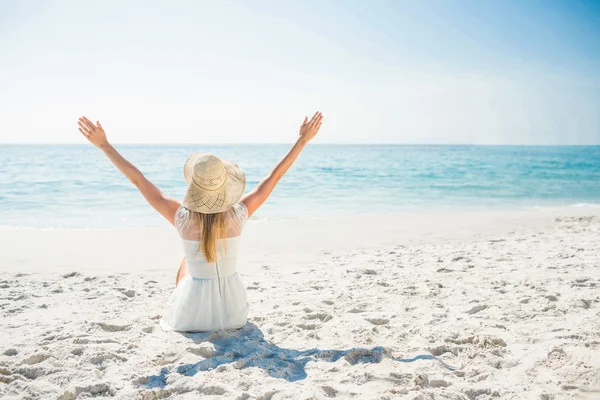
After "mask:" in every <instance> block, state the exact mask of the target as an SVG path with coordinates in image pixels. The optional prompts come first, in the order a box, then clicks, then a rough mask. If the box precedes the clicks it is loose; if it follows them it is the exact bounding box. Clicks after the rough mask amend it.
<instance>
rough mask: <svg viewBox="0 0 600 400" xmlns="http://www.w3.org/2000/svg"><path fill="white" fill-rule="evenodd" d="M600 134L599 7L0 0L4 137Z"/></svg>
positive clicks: (444, 140)
mask: <svg viewBox="0 0 600 400" xmlns="http://www.w3.org/2000/svg"><path fill="white" fill-rule="evenodd" d="M316 110H320V111H322V112H323V113H324V116H325V118H324V122H323V127H322V129H321V132H320V133H319V136H318V137H317V139H316V141H317V142H321V143H405V144H546V145H554V144H600V1H594V0H591V1H582V0H564V1H556V0H544V1H536V0H528V1H521V0H487V1H479V0H463V1H452V0H426V1H422V0H373V1H363V0H336V1H333V0H331V1H328V0H303V1H297V0H286V1H277V0H271V1H264V0H234V1H219V0H211V1H205V0H198V1H195V0H187V1H183V0H173V1H169V2H166V1H155V0H144V1H139V0H128V1H116V0H104V1H101V2H100V1H94V2H92V1H77V0H38V1H29V2H25V1H20V0H3V1H1V2H0V143H84V142H85V139H84V138H83V137H82V136H80V133H79V132H78V131H77V124H76V122H77V119H78V118H79V117H80V116H81V115H86V116H88V117H89V118H90V119H92V120H94V121H96V120H100V121H101V123H102V125H103V126H104V128H105V129H106V131H107V134H108V137H109V140H110V141H112V142H114V143H291V142H293V141H294V140H295V138H296V136H297V132H298V127H299V125H300V123H301V122H302V120H303V118H304V116H305V115H309V116H310V115H312V113H314V111H316Z"/></svg>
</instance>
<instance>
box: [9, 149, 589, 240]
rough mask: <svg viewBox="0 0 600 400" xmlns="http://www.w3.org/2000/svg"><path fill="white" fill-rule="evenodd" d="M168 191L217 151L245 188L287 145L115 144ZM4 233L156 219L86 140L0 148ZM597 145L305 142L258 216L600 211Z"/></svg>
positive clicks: (173, 192) (181, 189)
mask: <svg viewBox="0 0 600 400" xmlns="http://www.w3.org/2000/svg"><path fill="white" fill-rule="evenodd" d="M115 146H116V147H117V148H119V149H122V153H123V155H124V156H125V157H126V158H127V159H129V160H130V161H131V162H133V163H134V164H135V165H136V166H138V168H139V169H140V170H141V171H142V172H143V173H144V174H145V175H146V176H147V177H148V178H149V179H150V180H151V181H153V182H154V183H155V184H156V185H157V186H158V187H159V188H161V190H163V191H164V192H165V193H166V194H167V195H170V196H172V197H174V198H176V199H181V198H182V197H183V194H184V193H185V190H186V184H185V181H184V179H183V175H182V168H183V163H184V162H185V160H186V159H187V157H188V156H189V155H190V154H191V153H192V152H195V151H206V152H212V153H216V154H217V155H219V156H220V157H223V158H225V159H228V160H232V161H234V162H236V163H238V164H239V165H240V166H241V167H242V168H243V169H244V170H245V171H246V174H247V186H246V192H248V191H249V190H250V189H251V188H252V187H254V186H255V185H256V184H257V183H258V182H259V181H260V179H262V177H264V176H265V175H267V174H268V173H269V172H270V170H271V169H272V168H273V167H274V166H275V165H276V163H277V162H278V161H279V160H280V159H281V157H283V155H284V154H285V153H286V152H287V150H288V149H289V147H290V144H183V145H182V144H174V145H162V144H143V145H136V144H116V145H115ZM0 167H1V171H0V226H1V227H22V228H66V229H68V228H139V227H155V226H163V225H164V222H163V221H162V220H161V218H160V216H158V214H157V213H156V212H155V211H154V210H152V209H151V208H150V207H149V206H148V205H147V204H146V202H145V201H144V199H143V198H142V196H141V195H140V194H139V193H138V192H137V190H136V189H135V187H134V186H133V185H132V184H131V183H130V182H129V181H127V179H126V178H125V177H123V176H122V175H121V174H120V173H119V172H118V171H117V170H116V169H115V168H114V167H113V166H112V165H111V163H110V162H109V161H108V160H107V159H106V158H105V156H104V155H103V154H102V152H101V151H99V150H98V149H96V148H95V147H93V146H91V145H89V144H75V143H73V144H21V145H15V144H11V145H5V144H4V145H0ZM598 182H600V146H599V145H593V146H591V145H590V146H586V145H573V146H566V145H560V146H550V145H544V146H525V145H407V144H372V145H365V144H363V145H358V144H330V143H321V144H317V145H313V144H311V145H309V146H308V147H307V148H306V150H305V151H304V152H303V154H302V155H301V156H300V158H299V160H298V162H297V163H296V165H294V166H293V167H292V169H291V170H290V171H289V173H288V174H287V175H286V176H285V177H284V178H283V179H282V180H281V182H280V184H279V185H278V187H277V188H276V189H275V191H274V193H273V195H272V196H271V198H270V199H269V200H268V201H267V203H266V204H265V205H264V206H263V207H262V208H261V209H260V210H259V211H258V212H257V213H256V214H255V218H256V219H294V218H313V217H314V218H325V217H331V216H342V217H345V216H354V215H376V214H379V215H381V214H387V213H407V212H408V213H414V212H419V213H422V212H446V211H460V212H463V211H477V210H478V211H482V210H535V209H540V208H548V207H586V206H590V207H597V206H600V185H599V184H598Z"/></svg>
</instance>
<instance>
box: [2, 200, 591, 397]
mask: <svg viewBox="0 0 600 400" xmlns="http://www.w3.org/2000/svg"><path fill="white" fill-rule="evenodd" d="M599 215H600V211H599V210H594V209H556V210H546V211H528V212H524V211H521V212H517V211H514V212H508V211H507V212H473V213H440V214H411V215H380V216H374V217H372V218H364V217H361V218H354V219H347V218H345V219H344V218H337V219H336V218H331V219H328V220H319V219H315V220H303V221H293V220H288V221H250V223H249V225H248V227H247V230H246V232H245V234H244V236H245V237H244V241H245V242H244V248H243V250H242V257H241V263H240V266H239V270H240V273H241V275H242V279H243V280H244V282H245V283H246V285H247V289H248V296H249V301H250V317H249V323H248V325H247V326H246V327H245V328H243V329H242V330H238V331H225V332H216V333H196V334H181V333H165V332H162V331H161V329H160V328H159V327H158V318H159V316H160V315H161V313H162V310H163V305H164V303H165V301H166V299H167V298H168V296H169V294H170V292H171V290H172V289H173V286H174V279H175V272H176V269H177V266H178V264H179V261H180V260H181V257H182V252H181V249H180V248H179V242H178V239H177V237H176V234H175V233H174V231H173V230H171V229H168V227H165V228H157V229H143V230H141V229H138V230H116V229H115V230H34V229H2V230H0V243H2V252H1V254H0V266H1V267H0V268H1V271H2V276H1V277H0V314H1V318H2V323H1V327H0V382H1V383H0V398H2V399H61V400H67V399H75V398H78V399H79V398H88V397H111V396H112V397H114V398H118V399H154V398H168V399H198V398H202V397H207V398H208V397H209V396H210V398H217V399H221V398H222V399H284V398H285V399H321V398H355V399H396V398H397V399H404V398H406V399H456V400H458V399H461V400H462V399H478V400H482V399H537V400H540V399H542V400H550V399H598V398H600V291H599V287H600V251H599V246H600V217H599ZM431 355H435V356H437V357H438V358H439V359H440V360H441V361H443V362H445V363H447V366H444V365H443V364H442V363H440V362H437V361H436V360H432V359H431V358H432V357H431ZM415 357H416V358H415ZM447 367H450V368H447ZM452 367H455V369H454V370H453V369H452Z"/></svg>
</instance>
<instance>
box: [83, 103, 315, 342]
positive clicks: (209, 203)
mask: <svg viewBox="0 0 600 400" xmlns="http://www.w3.org/2000/svg"><path fill="white" fill-rule="evenodd" d="M322 121H323V115H322V114H321V113H320V112H317V113H315V115H314V116H313V117H312V118H311V119H310V121H309V120H308V118H304V122H303V123H302V125H301V127H300V135H299V137H298V140H297V141H296V143H295V144H294V145H293V146H292V148H291V150H290V151H289V152H288V153H287V154H286V156H285V157H284V158H283V159H282V160H281V161H280V162H279V164H277V166H276V167H275V168H274V169H273V171H271V173H270V174H269V175H267V176H266V177H265V178H264V179H263V180H262V181H261V182H260V183H259V184H258V185H257V186H256V187H255V188H254V189H253V190H252V191H250V192H249V193H248V194H246V195H243V193H244V188H245V186H246V176H245V174H244V171H243V170H242V169H241V168H240V167H239V166H238V165H237V164H234V163H232V162H230V161H225V160H221V159H219V158H218V157H216V156H214V155H212V154H207V153H194V154H192V155H191V156H190V157H189V158H188V160H187V161H186V162H185V166H184V178H185V180H186V182H187V183H188V185H189V186H188V189H187V192H186V194H185V196H184V198H183V200H182V202H181V203H179V202H178V201H177V200H175V199H173V198H171V197H169V196H167V195H165V194H164V193H163V192H161V191H160V190H159V189H158V188H157V187H156V186H155V185H154V184H153V183H152V182H150V181H149V180H148V179H147V178H146V177H145V176H144V175H143V174H142V173H141V172H140V171H139V170H138V169H137V168H136V167H135V166H134V165H133V164H131V163H130V162H129V161H127V160H126V159H125V158H124V157H123V156H122V155H121V154H119V152H118V151H117V150H115V148H114V147H112V146H111V145H110V143H109V142H108V139H107V138H106V133H105V132H104V129H103V128H102V125H100V122H99V121H97V122H96V124H94V123H92V122H91V121H90V120H89V119H87V118H86V117H81V118H80V119H79V122H78V124H79V131H80V132H81V133H82V134H83V136H85V137H86V138H87V139H88V140H89V141H90V142H91V143H92V144H93V145H95V146H96V147H98V148H99V149H101V150H102V151H103V152H104V154H105V155H106V156H107V157H108V159H109V160H110V161H111V162H112V163H113V164H114V165H115V167H117V169H118V170H119V171H121V172H122V173H123V174H124V175H125V176H126V177H127V178H128V179H129V180H130V181H131V182H132V183H133V184H134V185H135V186H136V187H137V188H138V190H139V191H140V192H141V193H142V195H143V196H144V198H145V199H146V200H147V201H148V203H149V204H150V205H151V206H152V207H153V208H154V209H155V210H156V211H158V212H159V213H160V214H161V215H162V216H163V217H165V218H166V219H167V220H168V221H169V222H170V223H171V224H173V225H174V226H175V229H177V232H178V233H179V236H180V237H181V241H182V243H183V250H184V254H185V257H184V259H183V262H182V263H181V266H180V268H179V272H178V273H177V279H176V285H177V286H176V288H175V290H174V291H173V293H172V295H171V297H170V298H169V302H168V306H167V309H166V311H165V313H164V315H163V317H162V319H161V321H160V325H161V327H162V328H163V329H164V330H166V331H187V332H198V331H212V330H218V329H230V328H240V327H242V326H244V325H245V324H246V317H247V315H248V302H247V300H246V289H245V288H244V285H243V283H242V281H241V280H240V277H239V275H238V273H237V271H236V269H237V256H238V248H239V241H240V236H241V234H242V231H243V227H244V224H245V223H246V220H247V219H248V218H249V217H250V216H251V215H252V214H253V213H254V212H255V211H256V210H257V209H258V208H259V207H260V206H261V205H262V204H263V203H264V202H265V200H267V198H268V197H269V195H270V194H271V192H272V191H273V189H274V188H275V185H277V182H279V180H280V179H281V177H283V175H284V174H285V173H286V172H287V170H288V169H289V168H290V167H291V166H292V164H293V163H294V161H296V158H297V157H298V155H299V154H300V152H301V151H302V150H303V149H304V146H305V145H306V144H307V143H308V142H309V141H310V140H311V139H312V138H314V137H315V136H316V134H317V132H318V131H319V128H320V127H321V123H322Z"/></svg>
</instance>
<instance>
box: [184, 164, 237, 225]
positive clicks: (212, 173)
mask: <svg viewBox="0 0 600 400" xmlns="http://www.w3.org/2000/svg"><path fill="white" fill-rule="evenodd" d="M183 176H184V177H185V181H186V182H187V183H188V184H189V187H188V190H187V192H186V194H185V197H184V198H183V201H182V202H181V203H182V204H183V206H184V207H185V208H187V209H189V210H192V211H196V212H200V213H204V214H216V213H220V212H223V211H226V210H228V209H229V208H230V207H231V206H232V205H234V204H235V203H237V202H238V201H239V200H240V198H241V197H242V194H244V188H245V187H246V174H244V171H243V170H242V169H241V168H240V167H239V166H238V165H237V164H234V163H232V162H230V161H225V160H221V159H220V158H219V157H217V156H215V155H212V154H208V153H194V154H192V155H191V156H190V158H188V159H187V161H186V162H185V166H184V167H183Z"/></svg>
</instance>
